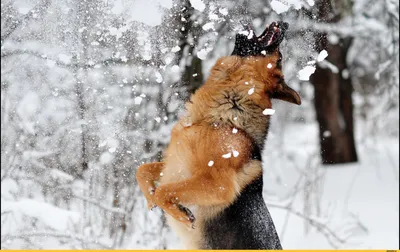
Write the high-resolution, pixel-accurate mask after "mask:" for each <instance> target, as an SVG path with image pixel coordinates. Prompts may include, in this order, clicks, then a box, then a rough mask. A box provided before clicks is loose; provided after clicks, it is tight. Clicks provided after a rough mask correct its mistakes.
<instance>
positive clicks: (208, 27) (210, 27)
mask: <svg viewBox="0 0 400 252" xmlns="http://www.w3.org/2000/svg"><path fill="white" fill-rule="evenodd" d="M202 28H203V30H205V31H208V30H214V29H215V28H214V22H208V23H206V24H205V25H203V27H202Z"/></svg>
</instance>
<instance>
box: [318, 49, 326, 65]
mask: <svg viewBox="0 0 400 252" xmlns="http://www.w3.org/2000/svg"><path fill="white" fill-rule="evenodd" d="M326 57H328V52H327V51H326V50H322V51H321V52H320V53H319V54H318V57H317V61H318V62H321V61H323V60H325V58H326Z"/></svg>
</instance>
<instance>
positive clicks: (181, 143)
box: [137, 52, 300, 249]
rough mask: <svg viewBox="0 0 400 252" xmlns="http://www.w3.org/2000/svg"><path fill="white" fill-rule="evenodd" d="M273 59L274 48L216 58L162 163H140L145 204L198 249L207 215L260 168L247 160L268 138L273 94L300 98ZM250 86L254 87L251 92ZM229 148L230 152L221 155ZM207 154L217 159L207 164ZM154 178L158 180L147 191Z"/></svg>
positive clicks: (276, 56) (228, 200)
mask: <svg viewBox="0 0 400 252" xmlns="http://www.w3.org/2000/svg"><path fill="white" fill-rule="evenodd" d="M278 59H279V54H278V52H276V53H274V54H273V55H271V56H268V57H262V56H260V57H246V58H241V57H237V56H229V57H223V58H221V59H219V60H218V61H217V63H216V64H215V66H214V67H213V68H212V70H211V75H210V77H209V78H208V80H207V82H206V83H205V84H204V85H203V86H202V87H201V88H200V89H199V90H198V91H197V92H196V93H195V94H194V95H192V97H191V99H190V101H189V102H188V103H187V105H186V109H187V114H186V116H185V117H183V118H181V119H180V121H179V122H178V123H177V124H176V125H175V127H174V128H173V130H172V133H171V141H170V144H169V146H168V148H167V150H166V152H165V155H164V163H153V164H145V165H143V166H141V167H140V168H139V169H138V171H137V181H138V183H139V186H140V188H141V190H142V191H143V193H144V195H145V197H146V199H147V202H148V206H149V207H152V206H153V205H154V204H156V205H157V206H159V207H160V208H162V209H163V210H164V211H165V213H167V219H168V223H169V224H170V226H171V227H173V228H174V230H175V231H176V232H177V233H178V235H179V236H180V238H181V239H182V240H184V242H185V243H186V247H187V248H191V249H198V248H199V244H200V243H201V237H202V235H201V234H202V228H203V224H204V222H205V220H207V219H209V218H211V217H213V216H215V215H216V214H218V213H219V212H220V211H221V210H223V209H224V208H226V207H227V206H229V205H230V204H231V203H232V202H233V201H234V200H235V199H236V197H237V196H238V195H239V194H240V192H241V191H242V189H243V188H244V187H245V186H246V185H248V184H250V183H251V182H252V181H253V180H254V179H256V178H257V177H259V176H260V175H261V173H262V167H261V163H260V161H256V160H251V152H252V150H253V147H254V144H258V145H259V146H262V144H263V142H264V140H265V137H266V134H267V130H268V126H269V116H265V115H263V114H262V112H263V110H264V109H266V108H271V105H272V104H271V97H272V95H273V94H274V95H275V94H282V96H281V97H279V96H278V97H277V98H281V99H284V100H289V101H292V102H293V101H295V102H297V103H298V102H299V99H300V98H299V97H298V95H297V93H295V92H294V91H293V92H294V93H295V95H297V97H293V95H294V94H293V93H290V92H292V91H290V90H291V89H290V90H289V89H285V90H284V87H283V86H282V85H281V84H280V83H279V81H280V80H282V79H283V76H282V72H281V71H280V70H279V69H278V68H277V67H276V65H277V61H278ZM268 64H271V65H272V66H273V67H271V68H268V67H267V65H268ZM250 89H252V90H254V93H252V94H251V93H250V94H249V90H250ZM282 90H283V91H282ZM288 90H289V91H290V92H289V91H288ZM234 128H236V129H237V132H233V129H234ZM252 139H253V140H254V141H255V142H256V143H254V142H253V141H252ZM228 153H231V157H230V158H224V157H223V155H226V154H228ZM234 153H236V154H237V153H238V156H237V157H234V155H233V154H234ZM209 161H213V162H214V164H213V165H212V166H211V167H210V166H209V165H208V163H209ZM161 172H162V176H160V173H161ZM156 180H159V182H160V186H159V187H157V189H155V193H153V194H152V193H151V192H153V191H154V188H155V184H154V181H156ZM180 206H185V207H189V208H191V210H192V212H194V216H195V217H196V222H195V229H193V230H190V231H188V227H189V228H190V227H192V224H193V223H192V220H191V219H190V218H188V215H187V213H186V212H185V211H182V208H180Z"/></svg>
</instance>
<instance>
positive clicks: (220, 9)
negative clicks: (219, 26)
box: [218, 8, 228, 16]
mask: <svg viewBox="0 0 400 252" xmlns="http://www.w3.org/2000/svg"><path fill="white" fill-rule="evenodd" d="M218 11H219V13H221V14H222V15H224V16H226V15H228V9H227V8H219V9H218Z"/></svg>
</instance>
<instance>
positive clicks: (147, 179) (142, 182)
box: [136, 162, 164, 209]
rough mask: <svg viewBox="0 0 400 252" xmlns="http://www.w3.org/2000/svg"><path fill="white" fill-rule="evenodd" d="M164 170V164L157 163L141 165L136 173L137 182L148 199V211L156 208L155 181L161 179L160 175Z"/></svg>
mask: <svg viewBox="0 0 400 252" xmlns="http://www.w3.org/2000/svg"><path fill="white" fill-rule="evenodd" d="M163 168H164V163H163V162H155V163H149V164H144V165H141V166H140V167H139V168H138V169H137V171H136V181H137V182H138V184H139V187H140V189H141V190H142V192H143V194H144V196H145V197H146V200H147V208H148V209H152V208H154V207H156V204H155V201H154V192H155V190H156V185H155V181H157V180H159V179H160V176H161V175H160V173H161V171H162V169H163Z"/></svg>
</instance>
